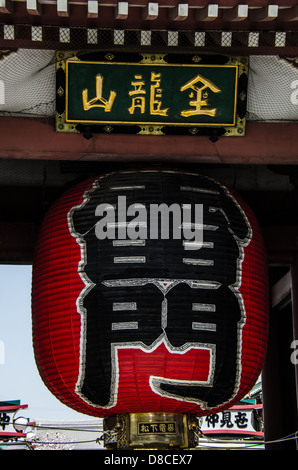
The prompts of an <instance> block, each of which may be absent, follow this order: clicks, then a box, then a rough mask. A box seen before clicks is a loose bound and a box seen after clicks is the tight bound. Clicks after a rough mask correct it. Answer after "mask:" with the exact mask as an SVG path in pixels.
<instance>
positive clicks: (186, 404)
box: [32, 170, 268, 417]
mask: <svg viewBox="0 0 298 470" xmlns="http://www.w3.org/2000/svg"><path fill="white" fill-rule="evenodd" d="M119 196H120V199H119ZM123 202H125V203H126V206H125V207H126V208H128V207H130V210H128V211H127V213H126V217H127V219H126V220H123V212H121V213H120V208H119V205H120V204H123ZM154 204H155V206H153V205H154ZM160 204H165V206H164V207H166V208H169V207H172V208H173V207H174V206H171V205H172V204H176V206H175V208H177V207H178V209H179V208H180V215H181V214H182V215H183V217H184V215H185V217H186V212H185V213H184V212H183V210H184V209H189V208H191V209H192V210H193V208H198V207H200V208H203V218H202V219H200V224H197V226H196V227H195V229H196V231H192V232H191V234H192V235H194V234H198V233H199V232H198V230H201V229H202V228H203V232H201V233H202V234H203V239H200V238H195V239H193V240H191V239H190V237H189V238H187V237H185V233H187V234H189V233H190V232H187V231H185V233H184V231H183V230H184V228H186V227H187V223H188V224H189V219H187V222H185V219H183V218H182V219H181V224H180V229H181V230H182V232H181V233H182V235H184V238H183V237H182V235H181V237H180V238H179V237H176V238H175V237H174V236H172V237H171V236H170V235H168V236H165V237H164V236H161V233H159V234H158V236H157V237H156V234H155V238H152V237H153V235H152V234H153V231H152V233H151V232H150V230H149V229H150V227H151V228H152V230H153V220H154V219H152V220H151V221H150V218H149V216H148V218H147V221H144V220H142V221H141V222H140V219H139V218H137V216H138V215H140V214H141V212H140V208H141V209H142V210H143V209H144V208H145V213H146V214H147V215H148V214H149V212H150V211H151V209H152V208H153V207H155V208H156V207H157V206H159V205H160ZM156 205H157V206H156ZM182 208H183V209H182ZM103 209H105V210H103ZM122 209H123V207H122V208H121V210H122ZM137 209H139V212H136V210H137ZM134 210H135V212H134ZM117 211H118V212H117ZM133 212H134V213H133ZM177 213H178V214H179V212H177ZM143 214H144V212H143ZM168 214H169V213H168ZM168 214H167V213H166V212H165V213H164V215H163V218H162V219H161V220H159V223H160V227H161V224H162V221H163V222H164V221H165V217H166V216H167V215H168ZM188 214H189V212H188ZM120 215H121V217H122V220H120V221H119V220H118V219H119V217H120ZM118 216H119V217H118ZM191 217H192V219H191V223H192V224H193V223H194V222H193V220H194V217H195V214H194V212H192V215H191ZM170 220H171V219H170V218H168V222H169V221H170ZM132 221H133V222H134V224H132V223H131V222H132ZM145 222H147V223H145ZM201 222H203V225H202V224H201ZM150 223H151V226H150ZM155 223H156V221H155ZM195 223H197V220H196V219H195ZM129 224H130V225H129ZM129 226H130V227H132V232H130V235H131V233H135V234H137V235H135V237H132V236H130V237H128V227H129ZM188 228H189V229H191V230H194V226H193V225H189V226H188ZM105 230H106V232H105ZM121 230H122V231H121ZM146 230H147V232H146ZM104 233H106V235H104ZM120 233H121V234H122V235H120V237H119V234H120ZM123 233H124V235H123ZM146 233H147V237H146V236H144V235H146ZM115 235H116V236H115ZM117 235H118V237H117ZM150 235H151V236H150ZM104 236H106V238H104ZM195 236H196V235H195ZM100 238H101V239H100ZM266 274H267V273H266V259H265V251H264V246H263V241H262V236H261V233H260V229H259V226H258V223H257V221H256V219H255V216H254V214H253V213H252V211H251V210H250V208H249V207H247V205H246V204H245V203H244V202H243V201H242V200H241V198H240V197H239V195H237V194H235V193H234V192H233V191H232V190H230V189H227V188H226V187H224V186H223V185H221V184H220V183H218V182H216V181H214V180H212V179H210V178H208V177H205V176H201V175H197V174H192V173H187V172H181V171H165V170H160V171H159V170H142V171H118V172H113V173H110V174H106V175H103V176H100V177H97V178H92V179H89V180H87V181H85V182H83V183H81V184H79V185H77V186H75V187H73V188H72V189H70V190H69V191H68V192H66V194H65V195H63V196H62V197H61V198H60V199H59V200H58V201H57V202H56V203H54V205H53V206H52V207H51V209H50V210H49V212H48V214H47V215H46V217H45V220H44V221H43V223H42V226H41V230H40V234H39V238H38V241H37V246H36V254H35V260H34V266H33V283H32V312H33V313H32V314H33V339H34V341H33V343H34V350H35V357H36V362H37V366H38V369H39V371H40V375H41V377H42V379H43V381H44V383H45V384H46V386H47V387H48V388H49V390H50V391H51V392H52V393H53V394H54V395H55V396H56V397H57V398H58V399H59V400H61V401H62V402H63V403H64V404H66V405H68V406H69V407H71V408H73V409H75V410H77V411H79V412H82V413H85V414H88V415H92V416H99V417H106V416H109V415H114V414H117V413H137V412H175V413H194V414H196V415H197V416H200V415H206V414H209V413H214V412H217V411H219V410H223V409H226V408H228V407H230V406H232V405H233V404H235V403H237V402H238V401H239V400H240V399H241V398H243V396H244V395H245V394H246V393H248V392H249V390H250V389H251V387H252V386H253V385H254V383H255V381H256V379H257V378H258V376H259V374H260V372H261V369H262V366H263V361H264V356H265V351H266V341H267V321H268V300H267V281H266V279H267V277H266Z"/></svg>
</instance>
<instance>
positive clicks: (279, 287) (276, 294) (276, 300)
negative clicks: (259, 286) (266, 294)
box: [271, 270, 292, 308]
mask: <svg viewBox="0 0 298 470" xmlns="http://www.w3.org/2000/svg"><path fill="white" fill-rule="evenodd" d="M291 292H292V277H291V271H290V270H289V271H288V272H287V273H286V274H285V275H284V276H283V277H282V278H281V279H280V280H279V281H277V282H276V284H274V286H272V289H271V307H272V308H275V307H279V306H281V305H284V302H288V301H290V300H291Z"/></svg>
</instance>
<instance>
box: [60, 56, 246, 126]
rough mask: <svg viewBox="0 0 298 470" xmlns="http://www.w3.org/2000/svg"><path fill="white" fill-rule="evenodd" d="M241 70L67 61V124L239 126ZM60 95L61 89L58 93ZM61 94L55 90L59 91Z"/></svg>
mask: <svg viewBox="0 0 298 470" xmlns="http://www.w3.org/2000/svg"><path fill="white" fill-rule="evenodd" d="M238 77H239V65H237V64H235V63H228V64H225V65H206V64H203V65H201V64H193V65H192V64H168V63H166V62H164V61H163V62H161V63H142V62H139V63H135V62H127V63H120V62H104V61H102V62H100V61H98V62H97V61H87V60H80V59H78V58H77V57H75V58H70V59H68V60H66V61H65V90H64V89H62V92H61V93H64V91H65V113H64V117H65V123H66V124H74V125H75V124H77V123H81V124H89V125H90V124H91V125H92V124H93V125H94V124H95V125H96V124H97V125H98V124H101V125H109V126H113V125H119V124H121V125H141V126H142V125H153V126H156V125H158V126H195V127H197V126H205V127H211V128H212V127H219V126H222V127H231V128H233V127H235V126H236V125H237V99H238ZM60 91H61V90H60ZM58 93H59V90H58Z"/></svg>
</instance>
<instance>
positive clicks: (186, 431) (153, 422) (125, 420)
mask: <svg viewBox="0 0 298 470" xmlns="http://www.w3.org/2000/svg"><path fill="white" fill-rule="evenodd" d="M198 436H199V421H198V419H197V418H196V417H195V416H194V415H189V414H186V413H127V414H117V415H114V416H110V417H108V418H105V419H104V444H105V447H106V448H107V449H110V450H113V449H114V450H117V449H123V450H125V449H193V448H195V447H196V446H197V445H198V441H199V438H198Z"/></svg>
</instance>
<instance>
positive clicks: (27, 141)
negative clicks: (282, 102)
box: [0, 116, 298, 165]
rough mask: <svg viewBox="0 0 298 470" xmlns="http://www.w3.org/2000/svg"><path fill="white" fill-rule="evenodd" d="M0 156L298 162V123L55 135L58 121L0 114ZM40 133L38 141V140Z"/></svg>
mask: <svg viewBox="0 0 298 470" xmlns="http://www.w3.org/2000/svg"><path fill="white" fill-rule="evenodd" d="M0 128H1V146H0V158H25V159H33V160H34V159H41V160H46V159H48V160H86V161H87V160H90V161H91V160H93V161H112V160H113V161H135V160H137V161H140V160H141V161H181V159H182V158H183V159H184V161H186V162H193V161H195V162H197V163H221V164H223V163H227V164H228V163H229V164H232V163H235V164H236V163H237V164H281V165H298V160H297V148H298V132H297V124H296V123H287V124H286V123H257V122H248V123H247V129H246V135H245V136H244V137H220V138H219V140H218V141H217V142H215V143H213V142H211V141H210V140H209V138H208V136H195V135H186V136H178V135H172V136H166V135H163V136H155V135H131V134H93V137H92V138H91V139H89V140H86V139H84V137H83V136H82V135H81V134H71V133H69V134H67V133H56V132H55V130H54V123H52V124H46V123H43V122H40V121H38V120H31V119H22V118H20V119H19V118H10V117H4V116H0ZM36 136H38V139H37V138H36Z"/></svg>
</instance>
